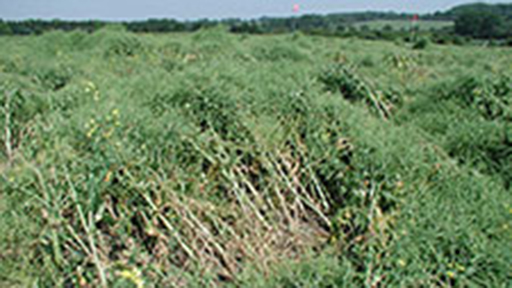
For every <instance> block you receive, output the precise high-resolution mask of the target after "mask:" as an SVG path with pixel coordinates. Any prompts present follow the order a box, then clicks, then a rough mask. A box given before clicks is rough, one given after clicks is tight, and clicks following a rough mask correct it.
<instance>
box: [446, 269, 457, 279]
mask: <svg viewBox="0 0 512 288" xmlns="http://www.w3.org/2000/svg"><path fill="white" fill-rule="evenodd" d="M446 275H447V276H448V277H450V278H452V279H453V278H455V272H453V271H448V272H446Z"/></svg>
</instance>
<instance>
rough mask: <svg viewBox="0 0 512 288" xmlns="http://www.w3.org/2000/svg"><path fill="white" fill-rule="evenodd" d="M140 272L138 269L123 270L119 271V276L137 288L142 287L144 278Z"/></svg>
mask: <svg viewBox="0 0 512 288" xmlns="http://www.w3.org/2000/svg"><path fill="white" fill-rule="evenodd" d="M141 274H142V273H141V272H140V271H139V270H138V269H133V270H123V271H121V272H120V273H119V276H121V277H123V278H125V279H127V280H129V281H131V282H132V283H133V284H135V286H137V288H142V287H144V280H142V277H141V276H142V275H141Z"/></svg>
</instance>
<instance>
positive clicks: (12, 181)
mask: <svg viewBox="0 0 512 288" xmlns="http://www.w3.org/2000/svg"><path fill="white" fill-rule="evenodd" d="M8 180H9V183H14V181H16V178H14V177H12V176H11V177H9V179H8Z"/></svg>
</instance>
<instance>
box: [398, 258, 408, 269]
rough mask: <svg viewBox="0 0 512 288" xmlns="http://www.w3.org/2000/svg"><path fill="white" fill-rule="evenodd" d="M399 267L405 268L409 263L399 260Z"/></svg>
mask: <svg viewBox="0 0 512 288" xmlns="http://www.w3.org/2000/svg"><path fill="white" fill-rule="evenodd" d="M398 265H399V266H400V267H405V265H407V263H406V262H405V261H404V260H403V259H400V260H398Z"/></svg>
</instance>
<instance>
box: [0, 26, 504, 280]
mask: <svg viewBox="0 0 512 288" xmlns="http://www.w3.org/2000/svg"><path fill="white" fill-rule="evenodd" d="M0 48H1V49H2V51H3V52H4V53H2V55H0V107H1V108H0V127H1V132H0V136H1V137H0V138H1V143H0V155H1V156H0V176H1V177H0V259H1V261H0V284H1V286H5V287H26V286H33V287H219V286H226V287H386V286H390V287H438V286H439V287H452V286H454V287H480V286H483V287H507V285H509V284H510V283H511V281H512V278H511V277H512V275H511V274H510V263H511V262H512V249H511V246H510V243H511V240H512V230H511V227H510V225H512V223H511V220H512V201H511V198H510V192H511V190H510V189H511V188H510V187H511V185H510V183H511V182H510V181H511V175H510V171H511V163H512V161H511V150H510V149H511V147H512V145H511V137H512V132H511V127H512V126H511V122H510V120H511V118H510V115H511V114H510V112H511V106H510V105H511V103H512V101H511V98H510V97H511V95H512V94H511V91H512V89H511V86H510V81H509V80H510V77H511V75H510V70H509V69H510V67H511V65H512V57H511V53H512V52H511V51H510V50H509V49H505V48H478V47H449V46H445V47H439V46H436V45H428V46H426V47H423V48H422V49H417V50H412V51H411V49H410V48H408V47H406V46H401V44H393V43H387V42H367V41H363V40H354V39H344V40H341V39H335V38H324V37H320V36H318V37H317V36H304V35H300V34H296V35H292V36H289V35H283V36H247V35H242V36H236V35H232V34H229V33H227V32H226V31H224V29H223V28H213V29H211V30H201V31H198V32H196V33H193V34H161V35H158V36H157V35H151V34H147V35H135V34H131V33H128V32H126V31H123V30H122V29H119V28H106V29H105V30H102V31H99V32H96V33H94V34H85V33H83V34H82V33H75V32H73V33H62V32H61V33H55V32H52V33H47V34H43V35H41V36H30V37H3V38H0ZM390 55H391V56H390ZM406 60H407V63H409V64H411V63H412V64H414V65H412V64H411V65H409V64H407V65H405V64H403V62H404V61H406ZM468 71H471V72H472V73H473V74H471V75H469V72H468Z"/></svg>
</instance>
